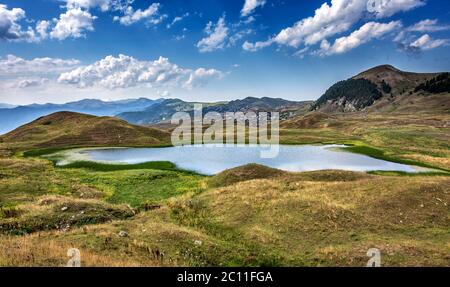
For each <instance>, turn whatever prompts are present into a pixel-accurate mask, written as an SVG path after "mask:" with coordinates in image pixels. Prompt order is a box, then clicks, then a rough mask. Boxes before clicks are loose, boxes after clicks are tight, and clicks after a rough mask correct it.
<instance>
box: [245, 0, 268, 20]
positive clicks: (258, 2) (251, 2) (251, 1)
mask: <svg viewBox="0 0 450 287" xmlns="http://www.w3.org/2000/svg"><path fill="white" fill-rule="evenodd" d="M265 4H266V0H245V3H244V7H242V10H241V16H242V17H245V16H248V15H250V14H251V13H253V11H254V10H255V9H256V8H258V7H260V6H264V5H265Z"/></svg>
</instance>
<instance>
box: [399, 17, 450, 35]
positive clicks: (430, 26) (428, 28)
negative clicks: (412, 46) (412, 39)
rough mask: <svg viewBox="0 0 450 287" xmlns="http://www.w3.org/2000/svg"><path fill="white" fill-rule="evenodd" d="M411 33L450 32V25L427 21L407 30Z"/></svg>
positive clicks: (435, 20)
mask: <svg viewBox="0 0 450 287" xmlns="http://www.w3.org/2000/svg"><path fill="white" fill-rule="evenodd" d="M407 30H408V31H411V32H438V31H445V30H450V25H439V24H438V20H437V19H434V20H431V19H426V20H422V21H420V22H417V23H416V24H414V25H412V26H411V27H409V28H408V29H407Z"/></svg>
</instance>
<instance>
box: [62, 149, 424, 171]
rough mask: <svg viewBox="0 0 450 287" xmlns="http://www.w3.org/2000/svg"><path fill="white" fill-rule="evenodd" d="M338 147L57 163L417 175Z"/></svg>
mask: <svg viewBox="0 0 450 287" xmlns="http://www.w3.org/2000/svg"><path fill="white" fill-rule="evenodd" d="M339 147H341V146H336V145H327V146H311V145H309V146H308V145H305V146H279V154H278V156H277V157H275V158H261V151H262V150H266V151H267V150H268V147H262V146H256V147H251V146H239V145H226V146H222V147H218V146H214V145H194V146H183V147H169V148H104V149H103V148H102V149H99V148H96V149H78V150H71V151H69V152H66V154H65V159H64V160H62V161H61V162H60V163H59V164H67V163H69V162H71V161H75V160H88V161H96V162H103V163H124V164H135V163H143V162H149V161H170V162H173V163H175V164H176V165H177V166H178V167H179V168H182V169H187V170H192V171H196V172H198V173H201V174H207V175H213V174H217V173H219V172H221V171H224V170H226V169H229V168H233V167H237V166H242V165H245V164H249V163H258V164H262V165H266V166H269V167H273V168H278V169H281V170H286V171H314V170H326V169H340V170H351V171H375V170H377V171H378V170H380V171H404V172H417V171H418V168H417V167H412V166H409V165H403V164H397V163H393V162H388V161H384V160H378V159H374V158H371V157H368V156H365V155H360V154H354V153H349V152H345V151H342V150H340V149H339Z"/></svg>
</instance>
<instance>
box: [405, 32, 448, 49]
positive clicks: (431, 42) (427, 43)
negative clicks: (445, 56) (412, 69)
mask: <svg viewBox="0 0 450 287" xmlns="http://www.w3.org/2000/svg"><path fill="white" fill-rule="evenodd" d="M449 42H450V41H449V40H448V39H432V38H431V37H430V35H428V34H425V35H423V36H421V37H420V38H418V39H417V40H415V41H414V42H412V43H411V44H410V46H411V47H413V48H416V49H420V50H431V49H435V48H438V47H441V46H447V45H448V44H449Z"/></svg>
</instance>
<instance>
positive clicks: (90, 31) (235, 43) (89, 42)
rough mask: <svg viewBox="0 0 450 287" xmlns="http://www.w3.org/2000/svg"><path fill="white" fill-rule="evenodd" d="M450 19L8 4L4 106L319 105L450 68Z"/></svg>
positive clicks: (377, 8)
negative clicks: (396, 73) (376, 75)
mask: <svg viewBox="0 0 450 287" xmlns="http://www.w3.org/2000/svg"><path fill="white" fill-rule="evenodd" d="M368 2H369V4H371V5H367V4H368ZM449 16H450V1H442V0H427V1H424V0H333V1H325V0H317V1H298V0H284V1H276V0H233V1H230V0H228V1H225V0H222V1H219V0H209V1H207V0H167V1H163V0H160V1H157V0H156V1H149V0H135V1H130V0H122V1H119V0H35V1H29V0H0V43H1V44H0V79H1V82H0V85H1V91H0V102H3V103H12V104H27V103H33V102H37V103H44V102H58V103H61V102H67V101H72V100H77V99H81V98H99V99H104V100H113V99H123V98H133V97H148V98H159V97H177V98H182V99H185V100H194V101H220V100H232V99H237V98H244V97H247V96H256V97H263V96H269V97H282V98H286V99H292V100H311V99H316V98H318V97H319V96H320V95H321V94H322V93H323V92H324V91H325V90H326V88H328V87H329V86H330V85H331V84H333V83H335V82H336V81H339V80H342V79H346V78H348V77H351V76H352V75H354V74H357V73H359V72H361V71H363V70H365V69H367V68H370V67H372V66H376V65H380V64H391V65H394V66H396V67H398V68H400V69H403V70H410V71H417V72H435V71H450V49H449V44H450V40H449V39H450V20H449V19H450V17H449Z"/></svg>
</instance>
